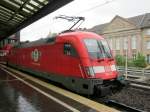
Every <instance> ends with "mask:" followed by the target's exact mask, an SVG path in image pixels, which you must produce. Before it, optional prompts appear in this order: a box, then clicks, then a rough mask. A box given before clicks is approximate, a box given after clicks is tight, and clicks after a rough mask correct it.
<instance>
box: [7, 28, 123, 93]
mask: <svg viewBox="0 0 150 112" xmlns="http://www.w3.org/2000/svg"><path fill="white" fill-rule="evenodd" d="M7 63H8V65H11V66H14V67H16V68H19V69H23V70H25V71H28V72H30V73H33V74H35V75H39V76H42V77H45V78H48V79H50V80H52V81H56V82H58V83H61V84H63V85H64V86H65V87H67V88H69V89H71V90H73V91H76V92H78V93H83V94H89V95H91V94H93V93H95V92H96V93H98V94H99V93H100V94H105V92H106V91H108V90H110V88H113V87H114V86H115V84H116V82H117V83H118V82H119V83H120V82H121V81H120V80H118V72H117V70H116V65H115V60H114V59H113V57H112V54H111V51H110V49H109V46H108V44H107V42H106V41H105V39H104V38H103V37H101V36H99V35H97V34H94V33H90V32H81V31H76V32H66V33H62V34H60V35H58V36H56V37H55V38H46V39H41V40H38V41H34V42H30V43H24V44H21V45H19V46H17V47H14V48H12V49H11V50H10V53H9V55H8V56H7ZM97 91H98V92H97Z"/></svg>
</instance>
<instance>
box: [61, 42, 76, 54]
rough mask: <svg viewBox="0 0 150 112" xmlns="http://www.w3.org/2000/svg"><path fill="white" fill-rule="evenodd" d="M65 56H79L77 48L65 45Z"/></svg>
mask: <svg viewBox="0 0 150 112" xmlns="http://www.w3.org/2000/svg"><path fill="white" fill-rule="evenodd" d="M64 54H65V55H68V56H77V52H76V50H75V48H74V47H73V46H72V45H71V44H69V43H65V44H64Z"/></svg>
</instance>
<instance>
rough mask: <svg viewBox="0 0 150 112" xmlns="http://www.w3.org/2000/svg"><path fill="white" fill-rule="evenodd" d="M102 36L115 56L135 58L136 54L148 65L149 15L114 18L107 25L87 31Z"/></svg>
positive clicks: (149, 59)
mask: <svg viewBox="0 0 150 112" xmlns="http://www.w3.org/2000/svg"><path fill="white" fill-rule="evenodd" d="M89 30H90V31H92V32H95V33H97V34H100V35H103V36H104V37H105V38H106V39H107V41H108V43H109V45H110V48H111V49H112V52H113V54H114V56H115V55H124V56H125V55H126V52H127V54H128V58H130V59H131V58H136V55H137V53H138V52H140V53H142V54H143V55H145V57H146V60H147V62H148V63H149V64H150V13H146V14H143V15H138V16H135V17H130V18H124V17H120V16H118V15H117V16H115V17H114V18H113V19H112V20H111V21H110V22H109V23H105V24H100V25H97V26H94V27H93V28H91V29H89Z"/></svg>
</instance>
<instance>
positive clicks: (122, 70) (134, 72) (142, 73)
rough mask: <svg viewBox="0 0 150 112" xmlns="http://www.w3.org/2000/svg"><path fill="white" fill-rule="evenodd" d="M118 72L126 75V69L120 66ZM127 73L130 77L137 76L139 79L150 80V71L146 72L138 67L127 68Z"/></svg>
mask: <svg viewBox="0 0 150 112" xmlns="http://www.w3.org/2000/svg"><path fill="white" fill-rule="evenodd" d="M117 69H118V71H119V72H120V74H125V67H123V66H118V67H117ZM127 73H128V75H130V76H132V75H133V76H135V77H136V76H137V77H143V76H144V77H147V78H150V70H145V69H143V68H136V67H128V68H127Z"/></svg>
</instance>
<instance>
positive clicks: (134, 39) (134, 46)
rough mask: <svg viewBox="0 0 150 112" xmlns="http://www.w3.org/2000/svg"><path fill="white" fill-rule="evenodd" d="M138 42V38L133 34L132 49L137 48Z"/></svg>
mask: <svg viewBox="0 0 150 112" xmlns="http://www.w3.org/2000/svg"><path fill="white" fill-rule="evenodd" d="M136 43H137V39H136V36H135V35H134V36H132V38H131V48H132V49H136Z"/></svg>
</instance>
